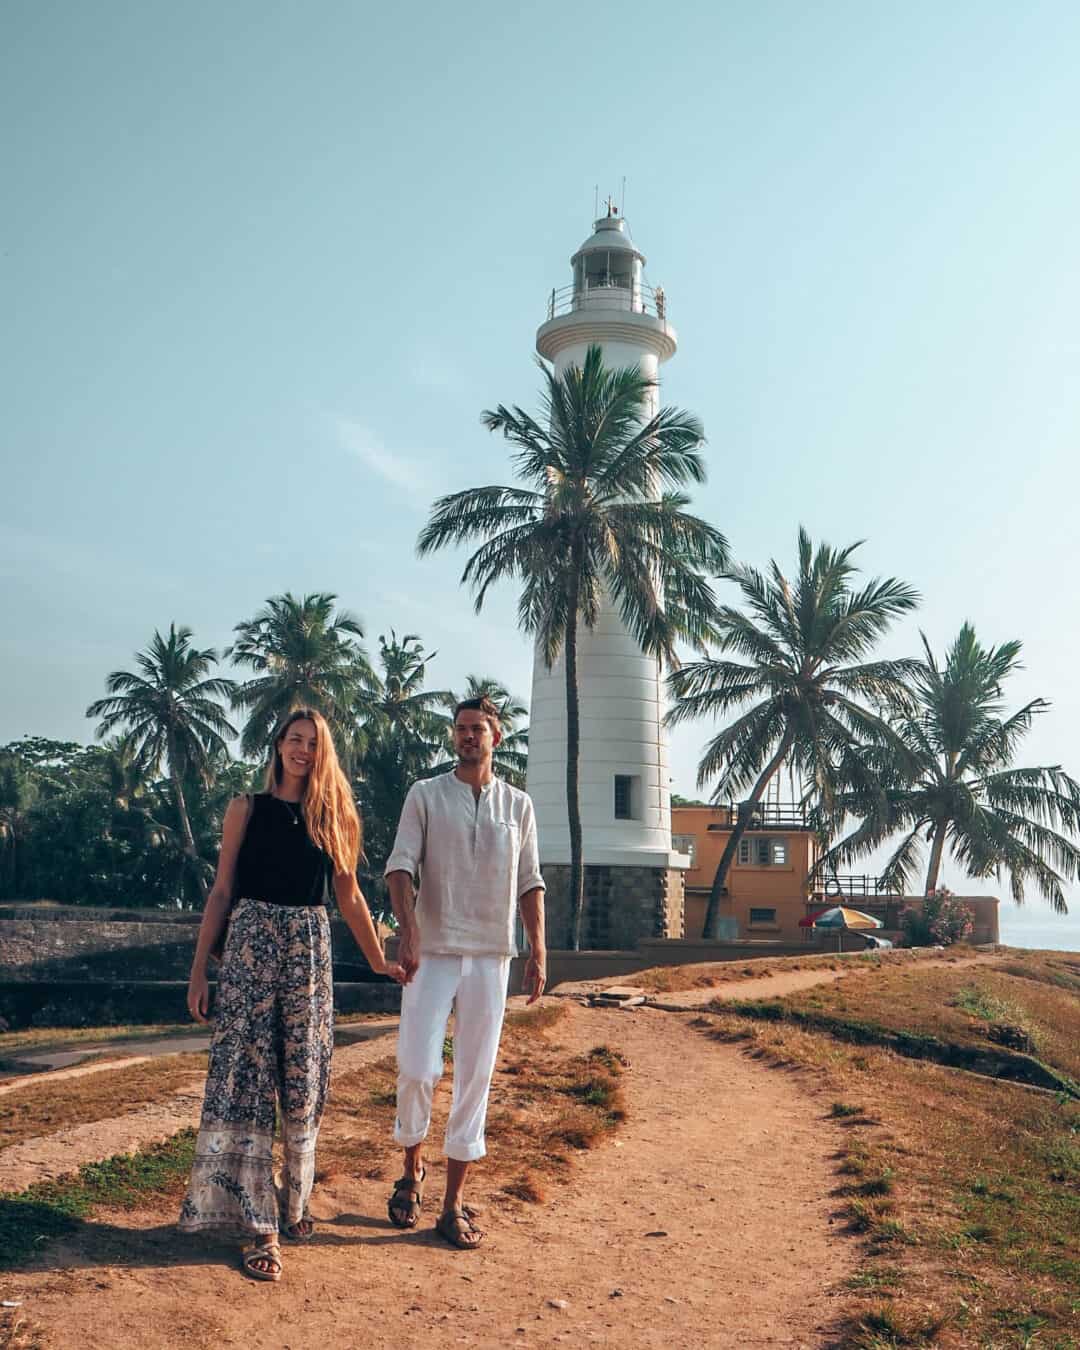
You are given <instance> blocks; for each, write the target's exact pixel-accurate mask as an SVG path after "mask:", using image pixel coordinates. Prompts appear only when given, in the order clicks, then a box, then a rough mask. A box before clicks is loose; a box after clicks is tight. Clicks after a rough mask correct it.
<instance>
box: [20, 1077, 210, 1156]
mask: <svg viewBox="0 0 1080 1350" xmlns="http://www.w3.org/2000/svg"><path fill="white" fill-rule="evenodd" d="M205 1073H206V1055H205V1054H194V1055H168V1056H164V1057H162V1058H161V1059H156V1060H152V1061H150V1063H148V1064H135V1065H133V1066H132V1067H131V1068H129V1069H103V1070H102V1071H101V1072H100V1073H91V1074H87V1075H86V1076H85V1077H82V1078H61V1079H54V1078H49V1077H46V1078H44V1079H40V1078H36V1079H35V1080H34V1081H33V1082H32V1083H27V1085H26V1087H25V1088H20V1089H19V1090H18V1091H15V1092H9V1093H7V1094H5V1095H4V1096H3V1097H0V1149H2V1148H10V1147H11V1146H12V1145H13V1144H20V1143H22V1142H23V1140H25V1139H36V1138H38V1137H39V1136H41V1135H45V1134H55V1133H56V1131H57V1130H63V1129H67V1128H68V1126H71V1125H86V1124H89V1123H90V1122H91V1121H95V1120H109V1119H111V1118H112V1117H113V1116H117V1115H126V1114H128V1113H129V1112H131V1111H137V1110H138V1109H139V1108H140V1107H142V1106H149V1105H152V1104H153V1103H155V1102H160V1101H162V1100H163V1099H165V1098H166V1097H168V1096H170V1095H171V1094H172V1093H174V1092H176V1091H178V1090H179V1089H180V1088H181V1087H186V1086H188V1085H190V1084H192V1083H193V1082H195V1083H198V1082H199V1081H200V1079H201V1077H202V1076H203V1075H205Z"/></svg>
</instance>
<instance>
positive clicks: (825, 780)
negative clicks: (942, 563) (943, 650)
mask: <svg viewBox="0 0 1080 1350" xmlns="http://www.w3.org/2000/svg"><path fill="white" fill-rule="evenodd" d="M858 547H859V545H858V544H852V545H850V546H849V547H848V548H845V549H839V550H838V549H833V548H830V547H829V545H828V544H819V545H818V547H817V548H816V549H815V548H814V546H813V543H812V541H811V539H810V536H809V534H808V533H807V532H806V531H805V530H804V529H800V530H799V540H798V571H797V573H796V575H795V578H794V580H793V581H792V580H789V579H788V578H787V576H786V575H785V574H784V573H783V572H782V571H781V569H780V567H779V565H778V564H777V563H776V562H775V561H774V562H772V563H771V564H770V567H769V571H768V573H767V574H765V575H763V574H762V573H761V572H759V571H757V569H756V568H753V567H747V566H745V565H739V566H736V567H734V568H732V569H731V571H730V573H729V576H730V578H731V580H732V581H734V582H735V584H736V586H738V588H739V591H740V592H741V595H742V600H743V608H742V609H737V608H735V607H734V606H731V605H725V606H723V607H722V608H721V610H720V611H719V614H718V615H717V618H716V620H715V630H716V643H717V645H718V646H719V648H720V650H721V652H726V653H732V654H733V655H734V656H735V657H738V658H740V659H738V660H731V659H727V658H717V657H708V658H706V659H704V660H701V661H695V662H692V663H689V664H687V665H684V666H683V667H682V668H681V669H679V670H676V671H674V672H673V673H672V674H671V675H670V676H669V678H668V683H669V686H670V688H671V691H672V694H673V695H674V703H673V706H672V709H671V712H670V713H669V715H668V716H669V720H670V721H671V722H672V723H673V724H675V723H680V722H685V721H687V720H689V719H691V718H698V717H710V718H715V717H725V716H727V715H728V714H730V713H733V712H737V713H738V716H736V717H735V719H734V720H733V721H731V722H729V723H728V725H727V726H725V727H724V728H723V730H721V731H720V732H718V733H717V734H716V735H715V736H714V737H713V738H712V740H710V741H709V743H708V744H707V745H706V747H705V752H704V754H703V755H702V758H701V762H700V764H699V765H698V786H699V787H704V786H705V785H706V784H708V783H710V782H711V781H713V780H714V779H715V780H716V785H715V790H714V792H713V800H714V801H718V802H719V801H725V800H728V799H731V798H735V799H740V800H739V802H738V812H737V816H736V820H735V825H734V828H733V830H732V831H731V834H730V836H729V837H728V841H727V844H726V845H725V847H724V852H723V854H722V855H721V858H720V863H719V865H718V867H717V869H716V875H715V876H714V878H713V882H712V887H711V890H710V894H709V903H708V907H707V909H706V915H705V929H704V934H703V936H705V937H714V936H715V935H716V923H717V919H718V918H719V911H720V897H721V895H722V894H723V892H724V887H725V883H726V881H727V874H728V871H729V869H730V867H731V864H732V862H733V861H734V858H735V855H736V851H737V849H738V847H739V840H740V839H741V838H742V836H743V835H744V834H745V832H746V829H747V826H748V825H749V823H750V819H751V816H752V815H753V812H754V808H755V807H756V806H757V804H758V802H759V801H760V800H761V797H762V795H763V794H764V792H765V789H766V787H767V786H768V784H769V782H770V780H771V779H772V778H773V776H774V775H775V774H776V773H777V772H778V771H779V769H780V767H781V765H783V764H785V763H786V764H788V766H789V767H790V768H791V769H792V770H793V772H794V773H795V774H796V775H797V776H798V778H799V779H800V780H801V781H802V782H804V783H807V784H809V785H810V789H811V792H812V794H813V796H814V798H815V799H816V800H817V802H818V803H819V805H820V806H821V807H822V808H823V809H824V810H825V811H830V810H831V809H832V807H833V802H834V800H835V798H836V796H837V794H838V793H839V792H840V791H841V789H842V788H843V787H844V786H845V785H846V784H847V783H848V782H850V781H856V782H858V783H859V784H860V785H861V786H862V788H863V790H864V791H865V793H866V794H867V797H868V798H869V797H871V796H872V795H873V793H874V791H876V790H877V789H876V787H875V780H874V777H873V775H872V774H871V773H870V772H869V771H868V769H867V768H866V767H865V763H864V759H863V756H862V753H861V747H862V746H863V745H864V744H866V743H868V744H874V743H878V742H882V743H886V744H890V745H892V746H893V748H894V750H895V751H896V752H897V753H898V754H899V753H902V750H903V746H902V744H901V743H900V742H899V739H898V737H897V736H896V734H895V732H894V731H893V730H892V728H891V727H890V726H889V724H888V723H887V722H886V721H885V720H884V719H883V718H882V717H881V716H879V715H878V713H877V712H875V711H874V705H876V704H878V703H880V702H881V701H882V700H883V699H886V698H889V699H892V700H894V701H902V700H903V698H904V697H905V690H906V685H905V681H906V680H907V679H908V678H909V677H910V676H911V675H912V674H913V673H914V672H915V669H916V665H917V663H915V662H912V661H907V660H899V661H870V660H868V659H867V658H868V657H869V656H870V655H871V654H872V652H873V649H874V647H875V646H876V645H877V643H878V642H879V641H880V639H881V638H882V637H883V636H884V634H885V633H886V632H887V631H888V629H889V627H890V625H891V624H892V623H893V621H894V620H895V619H897V618H898V617H900V616H901V615H903V614H906V613H908V612H909V611H910V610H912V609H914V607H915V605H916V603H917V600H918V597H917V595H916V593H915V592H914V591H913V590H912V589H911V588H910V587H909V586H906V585H904V584H903V582H900V581H897V580H895V578H892V577H889V578H887V579H886V580H884V581H883V580H879V579H875V580H873V581H870V582H868V583H867V584H866V585H861V586H860V585H857V584H856V582H855V577H856V571H857V570H856V568H855V566H854V565H853V563H852V561H851V557H852V554H853V553H854V552H855V550H856V549H857V548H858Z"/></svg>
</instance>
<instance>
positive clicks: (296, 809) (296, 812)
mask: <svg viewBox="0 0 1080 1350" xmlns="http://www.w3.org/2000/svg"><path fill="white" fill-rule="evenodd" d="M275 800H276V801H279V802H280V803H281V804H282V806H284V807H285V809H286V810H287V811H288V813H289V820H290V821H291V822H292V824H293V825H299V824H300V814H301V806H300V803H299V802H289V801H286V800H285V798H284V797H277V798H275Z"/></svg>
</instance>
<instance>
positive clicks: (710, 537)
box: [417, 346, 728, 949]
mask: <svg viewBox="0 0 1080 1350" xmlns="http://www.w3.org/2000/svg"><path fill="white" fill-rule="evenodd" d="M541 369H542V370H543V373H544V386H543V392H542V395H541V415H540V418H539V419H535V418H533V417H532V416H531V415H530V414H529V413H527V412H525V411H523V410H522V409H521V408H517V407H514V408H508V407H505V406H503V405H501V404H500V405H499V407H498V408H496V409H495V410H494V411H489V412H485V413H484V414H483V419H482V420H483V422H484V425H485V426H486V427H487V428H488V429H489V430H490V431H496V432H502V434H503V435H504V436H505V438H506V439H507V440H508V441H510V443H511V444H512V445H513V446H515V447H516V454H515V456H514V465H515V468H516V470H517V472H518V475H519V477H520V478H521V479H522V480H523V482H524V483H525V486H524V487H498V486H489V487H477V488H469V489H466V490H465V491H463V492H455V493H452V494H451V495H449V496H445V497H440V498H439V499H438V501H436V502H435V504H434V506H433V508H432V512H431V518H430V519H429V521H428V523H427V525H426V526H425V527H424V529H423V530H422V531H421V533H420V537H419V540H418V543H417V547H418V550H419V552H420V553H421V554H426V553H431V552H434V551H436V550H438V549H441V548H445V547H448V546H450V545H459V544H469V543H474V542H476V541H478V540H479V541H480V547H479V548H478V549H477V550H476V551H475V552H474V553H473V554H472V556H471V557H470V558H469V560H468V562H467V563H466V565H465V570H464V572H463V574H462V578H461V579H462V582H463V583H464V584H466V585H469V586H471V587H472V589H473V591H474V595H475V603H476V608H477V610H478V611H479V610H480V609H481V608H482V606H483V603H484V600H485V598H486V596H487V593H488V591H489V589H490V588H491V587H492V586H493V585H495V583H496V582H499V581H502V580H504V579H509V578H515V579H516V580H517V581H518V582H519V583H520V587H521V589H520V593H519V600H518V618H519V622H520V625H521V627H522V629H523V630H524V631H525V632H527V633H530V634H532V635H534V636H535V638H536V642H537V650H538V652H539V653H540V655H541V657H542V659H543V660H544V661H546V662H547V664H548V666H549V667H551V666H552V665H553V664H554V663H555V661H556V660H557V659H558V658H559V657H560V656H562V658H563V661H564V670H565V684H566V712H567V719H566V720H567V747H566V748H567V755H566V799H567V816H568V822H569V829H570V896H571V911H572V921H571V932H570V934H569V938H570V944H571V945H572V946H573V947H574V948H575V949H577V948H578V947H579V946H580V940H581V919H582V910H583V903H584V871H583V867H582V847H581V809H580V800H579V791H578V776H579V774H578V761H579V755H580V707H579V694H578V682H577V641H578V630H579V626H583V627H585V628H590V629H591V628H593V627H595V625H596V623H597V621H598V619H599V617H600V613H601V611H602V609H603V608H604V606H605V605H614V608H615V609H616V610H617V611H618V613H619V614H620V616H621V618H622V620H623V622H624V623H625V625H626V627H627V629H628V630H629V632H630V633H632V634H633V636H634V637H635V639H636V640H637V642H638V643H639V644H640V646H641V648H642V650H643V651H646V652H649V653H650V654H654V655H656V656H657V657H658V658H661V659H666V660H668V661H669V662H674V660H675V648H676V644H677V643H678V642H680V641H690V642H691V643H695V644H699V645H700V644H701V643H702V642H704V641H705V639H706V638H707V637H708V636H709V635H710V634H711V627H710V625H711V622H712V619H713V616H714V614H715V602H714V599H713V595H712V590H711V588H710V586H709V582H708V577H709V576H711V575H715V574H716V573H717V572H718V571H720V570H721V569H722V568H723V567H725V566H726V565H727V560H728V554H727V543H726V541H725V540H724V537H723V536H722V535H721V534H720V533H719V532H718V531H717V530H715V529H714V528H713V527H712V526H711V525H708V524H706V522H705V521H703V520H699V519H698V518H697V517H695V516H691V515H689V514H688V513H687V512H686V510H685V508H686V506H687V505H688V504H689V499H688V498H687V497H686V496H685V495H684V494H683V493H682V492H681V491H680V490H679V489H680V488H681V487H682V486H683V485H684V484H687V483H700V482H702V481H703V480H704V478H705V464H704V459H703V457H702V455H701V445H702V442H703V440H704V436H703V433H702V428H701V424H700V422H698V420H697V419H696V418H695V417H692V416H691V415H690V414H689V413H686V412H682V411H680V410H678V409H673V408H663V409H661V410H660V411H659V412H657V413H655V414H653V413H652V411H651V409H652V406H653V396H654V392H655V389H656V385H655V382H654V381H651V380H649V379H647V378H646V377H645V376H644V375H642V373H641V371H640V370H639V369H638V368H637V367H636V366H632V367H628V368H626V369H624V370H608V369H607V368H606V367H605V366H604V364H603V358H602V354H601V350H600V348H599V347H595V346H594V347H590V348H589V350H588V352H587V354H586V357H585V363H584V365H583V366H580V367H579V366H571V367H569V368H568V369H567V370H566V371H565V372H564V373H563V374H562V375H561V376H556V375H555V374H554V373H553V372H552V371H550V370H549V369H548V368H547V367H546V366H544V365H541Z"/></svg>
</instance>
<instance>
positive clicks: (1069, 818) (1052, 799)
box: [827, 624, 1080, 914]
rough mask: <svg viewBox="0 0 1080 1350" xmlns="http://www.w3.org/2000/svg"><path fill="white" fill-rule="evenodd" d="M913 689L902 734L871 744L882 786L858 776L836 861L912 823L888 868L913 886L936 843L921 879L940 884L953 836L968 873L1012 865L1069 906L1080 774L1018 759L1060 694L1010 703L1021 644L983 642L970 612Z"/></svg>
mask: <svg viewBox="0 0 1080 1350" xmlns="http://www.w3.org/2000/svg"><path fill="white" fill-rule="evenodd" d="M923 650H924V656H925V660H923V661H920V662H916V663H914V666H913V669H912V671H911V672H910V674H909V677H908V683H909V692H908V694H907V696H906V697H904V698H902V699H900V700H895V699H894V700H893V703H894V705H895V709H894V714H893V719H892V730H893V738H892V740H891V741H889V742H884V743H882V744H881V745H880V746H879V747H877V748H876V749H872V750H871V751H870V752H869V754H870V757H871V759H872V760H873V762H875V763H876V769H877V776H878V778H879V780H880V782H881V784H882V786H883V791H874V792H867V791H866V788H865V785H864V784H862V783H858V782H856V783H852V784H851V785H850V787H849V790H848V791H847V792H846V793H845V794H844V795H843V797H842V798H841V800H840V802H839V808H840V810H841V811H843V812H845V813H846V814H848V815H850V816H853V817H855V818H856V819H857V820H858V821H859V824H858V826H857V827H856V828H855V829H854V830H853V831H852V832H851V833H850V834H849V835H848V836H847V837H846V838H844V839H843V840H841V841H840V843H838V844H836V845H835V846H834V847H833V849H832V850H831V851H830V853H829V855H828V857H827V861H828V862H829V863H831V864H832V865H834V866H835V865H836V864H837V863H840V862H847V861H849V860H851V859H854V858H857V857H860V856H862V855H864V854H865V853H868V852H870V851H871V850H873V849H876V848H878V847H880V846H882V845H884V844H886V843H888V842H889V841H890V840H891V839H893V838H894V837H895V836H896V835H897V834H901V835H902V838H901V840H900V843H899V844H898V845H897V846H896V847H895V849H894V850H893V852H892V854H891V855H890V856H889V858H888V860H887V862H886V863H885V866H884V869H883V871H882V880H883V881H885V882H886V883H887V884H888V885H889V886H890V888H893V889H896V890H898V891H900V892H903V891H906V890H910V889H911V888H912V886H913V885H915V884H917V883H916V882H915V878H916V875H917V873H918V871H919V870H920V869H921V867H922V864H923V859H924V856H925V855H924V852H923V845H924V843H925V844H926V845H928V846H929V861H928V862H927V864H926V873H925V880H924V883H923V886H922V889H923V891H924V893H925V894H927V895H930V894H932V893H934V892H935V891H936V889H937V885H938V878H939V876H940V872H941V864H942V859H943V857H944V853H945V849H946V848H948V849H949V850H950V852H951V854H952V856H953V858H954V859H955V860H956V862H957V863H959V865H960V866H961V867H962V868H963V869H964V871H965V872H966V874H967V875H968V876H969V877H976V878H980V879H981V878H987V877H1001V876H1003V875H1007V876H1008V878H1009V885H1010V890H1011V893H1012V897H1013V899H1014V900H1015V901H1016V903H1017V904H1021V903H1022V902H1023V900H1024V896H1025V888H1026V885H1027V883H1028V882H1034V884H1035V886H1036V887H1037V889H1038V890H1039V891H1040V892H1041V894H1042V895H1043V897H1044V898H1045V899H1046V900H1048V901H1049V903H1050V905H1051V907H1052V908H1053V909H1054V910H1056V911H1057V912H1058V913H1059V914H1064V913H1066V912H1067V907H1066V903H1065V892H1064V883H1065V882H1066V881H1072V880H1076V879H1077V878H1078V877H1080V850H1078V848H1077V844H1076V840H1077V836H1078V834H1080V784H1077V782H1076V781H1075V780H1074V779H1072V778H1070V777H1069V775H1068V774H1066V773H1065V772H1064V770H1063V769H1062V768H1061V766H1060V765H1056V764H1050V765H1041V766H1038V767H1035V768H1017V767H1015V766H1014V761H1015V759H1016V756H1017V753H1018V751H1019V749H1020V745H1021V742H1022V741H1023V739H1024V737H1025V736H1026V735H1027V734H1028V732H1029V731H1030V730H1031V726H1032V723H1033V721H1034V719H1035V718H1036V717H1037V716H1038V715H1039V714H1040V713H1043V712H1045V711H1046V709H1047V708H1048V707H1049V706H1050V705H1049V703H1047V701H1046V700H1045V699H1041V698H1036V699H1032V700H1031V701H1030V702H1029V703H1026V704H1025V705H1024V706H1023V707H1022V708H1020V709H1019V710H1018V711H1016V712H1013V713H1007V712H1006V710H1005V702H1004V697H1003V693H1002V686H1003V685H1004V683H1005V681H1006V680H1007V679H1008V678H1009V676H1010V675H1012V674H1013V673H1014V672H1015V671H1016V670H1018V669H1019V668H1020V651H1021V644H1020V643H1019V642H1017V641H1012V642H1005V643H1003V644H1002V645H1001V646H1000V647H983V646H982V645H981V644H980V643H979V641H978V639H977V638H976V635H975V630H974V628H972V626H971V625H970V624H964V626H963V627H962V628H961V629H960V632H959V634H958V636H957V638H956V640H955V642H954V643H953V644H952V646H951V647H950V648H949V650H948V652H947V653H946V656H945V662H944V664H943V665H940V664H939V663H938V661H937V660H936V658H935V657H934V654H933V652H932V651H931V649H930V645H929V643H928V642H927V641H926V638H925V637H924V638H923Z"/></svg>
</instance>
